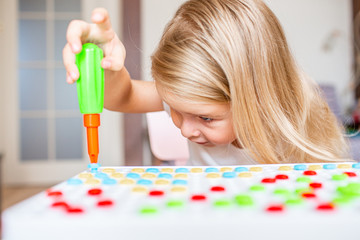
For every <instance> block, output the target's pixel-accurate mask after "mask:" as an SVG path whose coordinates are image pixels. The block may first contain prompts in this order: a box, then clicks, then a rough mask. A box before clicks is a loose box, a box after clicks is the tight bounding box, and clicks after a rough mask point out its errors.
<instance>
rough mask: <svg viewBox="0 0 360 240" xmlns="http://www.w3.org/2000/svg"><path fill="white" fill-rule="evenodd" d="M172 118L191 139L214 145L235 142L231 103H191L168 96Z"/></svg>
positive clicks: (207, 145) (167, 100)
mask: <svg viewBox="0 0 360 240" xmlns="http://www.w3.org/2000/svg"><path fill="white" fill-rule="evenodd" d="M166 103H167V104H168V105H169V106H170V109H171V118H172V121H173V122H174V124H175V125H176V127H178V128H179V129H180V130H181V134H182V135H183V136H184V137H186V138H187V139H189V140H190V141H192V142H194V143H197V144H201V145H204V146H206V147H212V146H215V145H223V144H229V143H233V142H235V139H236V137H235V134H234V130H233V127H232V115H231V112H230V104H228V103H224V104H214V103H213V104H206V103H189V102H186V101H182V100H181V99H180V98H178V97H173V96H168V97H167V98H166Z"/></svg>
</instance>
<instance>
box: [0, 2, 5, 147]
mask: <svg viewBox="0 0 360 240" xmlns="http://www.w3.org/2000/svg"><path fill="white" fill-rule="evenodd" d="M4 10H5V7H4V1H0V46H2V45H3V44H4V34H5V33H4V24H5V22H4V20H5V19H4V13H3V11H4ZM4 58H5V56H4V55H3V54H1V55H0V66H2V65H3V63H4ZM4 81H5V79H3V78H0V153H3V152H4V149H5V146H4V145H5V142H4V141H5V138H4V135H5V132H4V119H3V115H4V111H5V110H4V104H5V98H4V88H5V87H4Z"/></svg>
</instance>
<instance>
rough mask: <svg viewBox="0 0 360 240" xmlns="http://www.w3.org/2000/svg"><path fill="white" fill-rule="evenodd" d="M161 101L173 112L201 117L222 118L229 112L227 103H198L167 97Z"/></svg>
mask: <svg viewBox="0 0 360 240" xmlns="http://www.w3.org/2000/svg"><path fill="white" fill-rule="evenodd" d="M163 101H164V102H165V103H166V104H168V105H169V106H170V108H172V109H174V110H175V111H178V112H182V113H187V114H192V115H201V116H207V115H212V116H215V115H216V116H223V115H225V114H228V113H229V112H230V104H229V103H215V102H199V101H191V100H188V99H183V98H181V97H176V96H169V95H167V96H166V98H164V99H163Z"/></svg>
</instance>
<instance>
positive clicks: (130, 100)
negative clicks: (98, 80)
mask: <svg viewBox="0 0 360 240" xmlns="http://www.w3.org/2000/svg"><path fill="white" fill-rule="evenodd" d="M91 20H92V22H93V23H87V22H84V21H80V20H74V21H72V22H71V23H70V24H69V26H68V29H67V33H66V38H67V44H66V45H65V47H64V49H63V61H64V65H65V69H66V72H67V74H66V81H67V82H68V83H70V84H71V83H74V82H75V81H76V80H77V79H78V78H79V70H78V68H77V66H76V64H75V54H76V53H79V52H80V51H81V49H82V44H83V43H86V42H93V43H96V44H97V45H99V46H101V48H102V49H103V51H104V58H103V60H102V62H101V65H102V67H103V68H104V69H105V94H104V96H105V97H104V106H105V108H107V109H109V110H113V111H121V112H132V113H140V112H151V111H160V110H162V109H163V107H162V102H161V98H160V96H159V95H158V93H157V91H156V88H155V84H154V83H153V82H144V81H137V80H131V78H130V75H129V73H128V72H127V70H126V68H125V67H124V61H125V56H126V51H125V48H124V45H123V44H122V42H121V41H120V40H119V38H118V36H117V35H116V33H115V32H114V30H113V29H112V26H111V23H110V19H109V15H108V13H107V11H106V10H105V9H103V8H97V9H95V10H94V11H93V12H92V16H91Z"/></svg>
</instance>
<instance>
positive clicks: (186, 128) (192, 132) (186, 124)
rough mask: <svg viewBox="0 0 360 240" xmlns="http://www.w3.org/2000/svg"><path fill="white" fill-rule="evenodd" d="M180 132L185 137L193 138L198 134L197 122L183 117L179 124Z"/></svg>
mask: <svg viewBox="0 0 360 240" xmlns="http://www.w3.org/2000/svg"><path fill="white" fill-rule="evenodd" d="M180 130H181V134H182V135H183V136H184V137H186V138H189V139H191V138H194V137H199V136H200V130H199V129H198V128H197V124H196V123H195V122H193V121H191V119H186V118H183V119H182V121H181V125H180Z"/></svg>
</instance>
